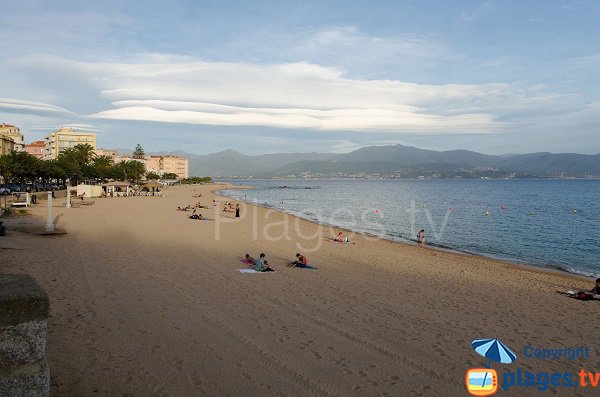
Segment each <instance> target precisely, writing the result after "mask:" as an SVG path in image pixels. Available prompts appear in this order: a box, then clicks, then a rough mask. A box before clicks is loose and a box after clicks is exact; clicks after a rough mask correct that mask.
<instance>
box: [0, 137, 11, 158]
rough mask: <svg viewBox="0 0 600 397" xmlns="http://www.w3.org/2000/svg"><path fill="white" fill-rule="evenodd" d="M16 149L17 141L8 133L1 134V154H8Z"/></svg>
mask: <svg viewBox="0 0 600 397" xmlns="http://www.w3.org/2000/svg"><path fill="white" fill-rule="evenodd" d="M13 150H15V141H13V140H12V138H11V137H10V136H8V135H4V134H0V156H6V155H7V154H9V153H10V152H12V151H13Z"/></svg>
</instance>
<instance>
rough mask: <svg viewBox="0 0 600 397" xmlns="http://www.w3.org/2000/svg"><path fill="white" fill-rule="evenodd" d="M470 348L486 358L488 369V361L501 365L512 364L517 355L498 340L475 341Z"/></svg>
mask: <svg viewBox="0 0 600 397" xmlns="http://www.w3.org/2000/svg"><path fill="white" fill-rule="evenodd" d="M471 346H473V349H475V351H476V352H477V354H479V355H481V356H483V357H485V358H487V363H486V365H485V366H486V368H489V367H490V361H495V362H497V363H502V364H512V363H513V362H514V361H515V360H516V359H517V355H516V354H515V353H514V352H513V351H512V350H510V348H509V347H508V346H506V345H505V344H504V343H502V342H500V341H499V340H498V339H496V338H493V339H475V340H474V341H473V342H471Z"/></svg>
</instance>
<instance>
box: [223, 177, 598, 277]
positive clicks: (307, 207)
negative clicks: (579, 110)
mask: <svg viewBox="0 0 600 397" xmlns="http://www.w3.org/2000/svg"><path fill="white" fill-rule="evenodd" d="M228 182H230V183H234V184H243V185H250V186H256V187H257V188H256V189H252V190H228V191H224V192H222V193H223V194H225V195H228V196H231V197H234V198H236V199H240V200H244V201H248V202H253V203H258V204H261V205H266V206H270V207H274V208H278V209H280V210H283V211H285V212H288V213H292V214H295V215H299V216H301V217H304V218H307V219H311V220H315V221H318V222H322V223H325V224H332V225H336V226H342V227H346V228H350V229H352V230H355V231H361V232H367V233H375V234H380V235H383V236H384V237H386V238H390V239H395V240H403V241H416V236H415V234H416V232H417V231H418V230H420V229H425V231H426V237H427V241H428V243H429V244H432V245H435V246H439V247H443V248H448V249H452V250H457V251H463V252H470V253H475V254H480V255H485V256H490V257H495V258H501V259H508V260H512V261H517V262H522V263H526V264H530V265H536V266H542V267H552V268H558V269H562V270H566V271H569V272H573V273H578V274H584V275H588V276H594V277H599V276H600V244H599V243H600V202H599V199H600V181H597V180H347V179H344V180H230V181H228ZM307 188H308V189H307Z"/></svg>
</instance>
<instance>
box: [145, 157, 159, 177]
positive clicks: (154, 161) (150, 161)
mask: <svg viewBox="0 0 600 397" xmlns="http://www.w3.org/2000/svg"><path fill="white" fill-rule="evenodd" d="M162 169H163V156H146V171H148V172H154V173H156V174H158V175H161V174H162Z"/></svg>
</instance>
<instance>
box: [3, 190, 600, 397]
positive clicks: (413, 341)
mask: <svg viewBox="0 0 600 397" xmlns="http://www.w3.org/2000/svg"><path fill="white" fill-rule="evenodd" d="M217 188H222V186H216V185H204V186H181V187H171V188H168V189H166V190H165V191H164V195H165V197H129V198H115V199H95V204H94V205H92V206H88V207H83V206H82V207H80V208H71V209H66V208H64V207H61V206H60V204H61V203H64V199H60V200H58V201H57V202H56V206H55V208H54V213H55V215H56V216H57V226H58V227H60V228H63V229H65V230H66V231H67V232H68V234H67V235H64V236H57V237H40V236H34V235H31V234H28V233H24V232H19V231H17V230H22V229H23V228H24V227H27V226H30V225H31V224H40V225H43V224H45V219H44V217H45V213H46V209H45V207H44V204H42V205H38V206H37V207H34V208H33V209H32V210H31V211H30V212H31V213H32V215H31V216H19V217H14V218H9V219H6V220H5V225H6V226H7V227H8V229H9V234H8V235H7V236H6V237H0V272H2V273H27V274H30V275H32V276H33V277H34V278H35V279H36V280H37V281H38V282H39V283H40V284H41V285H42V286H43V287H44V288H45V289H46V291H47V292H48V294H49V296H50V311H51V317H50V319H49V340H48V345H47V351H48V359H49V366H50V370H51V374H52V384H51V395H53V396H202V395H208V396H465V395H467V392H466V390H465V384H464V378H465V371H466V370H467V369H469V368H472V367H483V366H484V365H485V359H484V358H483V357H481V356H479V355H477V354H476V353H475V352H474V351H473V349H472V348H471V345H470V344H471V341H472V340H474V339H478V338H499V339H500V340H501V341H502V342H504V343H506V344H507V345H508V346H510V347H511V348H512V349H513V350H514V351H515V353H516V354H517V356H518V357H519V358H518V360H517V362H516V363H515V364H512V365H509V366H503V365H502V364H496V365H494V368H495V369H497V370H498V371H499V373H501V372H502V370H503V369H511V370H516V368H521V369H523V370H528V371H534V372H539V371H547V372H550V373H552V372H555V371H560V372H565V371H573V372H579V371H580V370H581V368H586V369H587V370H595V371H598V370H600V348H599V347H598V345H597V343H596V342H597V340H598V338H599V337H600V331H599V329H598V321H597V320H598V309H599V308H600V302H582V301H577V300H574V299H569V298H566V297H564V296H561V295H559V294H557V293H556V291H557V290H566V289H590V288H591V287H592V282H591V281H590V280H589V279H585V278H582V277H576V276H572V275H568V274H563V273H558V272H544V271H540V270H536V269H533V268H527V267H523V266H517V265H513V264H509V263H505V262H500V261H495V260H491V259H486V258H482V257H477V256H471V255H463V254H458V253H450V252H441V251H438V250H433V249H427V248H421V247H417V246H413V245H408V244H400V243H395V242H390V241H386V240H376V239H372V238H365V237H364V236H360V235H356V236H353V238H352V239H351V241H352V243H351V244H339V243H331V242H326V241H323V240H322V239H321V238H320V237H319V236H323V235H325V236H331V237H333V236H334V233H335V231H336V230H335V229H331V230H330V229H329V228H328V227H323V226H320V225H317V224H314V223H311V222H308V221H306V220H302V219H299V218H294V217H292V216H290V215H287V214H283V213H281V212H277V211H274V210H269V209H266V208H260V207H256V206H250V205H247V204H244V203H242V204H241V206H242V217H241V218H240V219H235V218H234V217H233V214H232V213H221V212H220V211H218V213H217V212H215V210H213V209H212V208H213V207H212V205H213V203H212V201H213V199H217V200H222V201H234V200H231V199H229V198H224V197H218V196H216V195H215V194H214V193H211V192H212V191H213V190H215V189H217ZM198 193H202V195H203V197H201V198H193V197H192V196H193V195H194V194H198ZM196 202H200V203H202V204H204V205H206V206H209V207H210V209H208V210H204V209H201V210H199V212H201V213H202V214H203V215H205V216H208V217H209V218H210V219H211V220H210V221H195V220H190V219H188V217H187V216H188V215H190V213H189V212H178V211H176V210H175V209H176V207H177V206H185V205H187V204H195V203H196ZM234 202H235V201H234ZM299 247H301V248H299ZM299 251H300V252H303V253H305V254H306V256H307V257H308V259H309V263H310V264H311V265H313V266H316V267H317V268H318V269H317V270H306V269H296V268H288V267H287V266H286V263H287V261H288V260H291V259H293V257H294V255H295V253H296V252H299ZM246 252H247V253H250V254H251V255H252V256H255V257H257V256H258V254H259V253H260V252H265V253H266V255H267V260H268V261H269V264H270V265H271V266H272V267H274V268H275V269H276V272H274V273H268V274H241V273H239V272H238V270H237V269H240V268H244V267H245V266H244V264H242V263H241V262H240V261H239V258H240V257H241V256H243V254H244V253H246ZM527 345H531V346H534V347H537V348H567V347H575V346H582V345H585V346H589V348H590V359H589V360H586V361H581V360H579V361H568V360H553V361H543V360H539V359H531V358H529V359H526V358H524V357H522V356H523V348H524V347H525V346H527ZM594 391H595V390H594V389H584V388H577V389H573V388H571V389H569V388H557V389H556V393H550V391H545V392H542V391H537V390H535V389H522V388H521V389H519V388H514V389H511V390H508V391H502V392H499V393H498V395H507V396H523V395H527V396H537V395H540V396H541V395H548V394H551V395H555V396H588V395H597V394H596V393H597V389H596V393H595V392H594Z"/></svg>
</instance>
